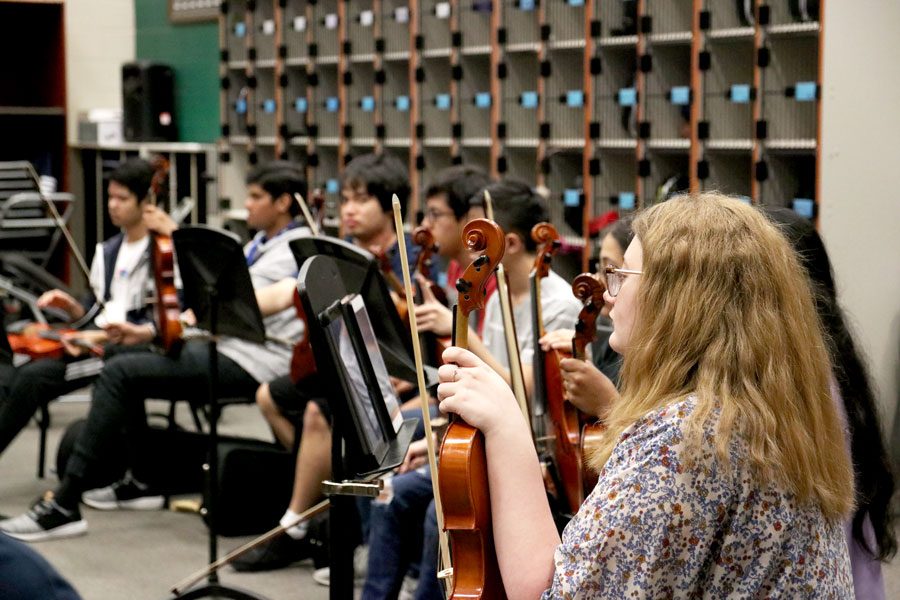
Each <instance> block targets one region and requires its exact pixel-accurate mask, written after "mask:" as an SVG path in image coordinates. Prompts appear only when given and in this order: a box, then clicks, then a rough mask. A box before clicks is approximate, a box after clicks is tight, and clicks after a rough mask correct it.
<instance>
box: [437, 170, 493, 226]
mask: <svg viewBox="0 0 900 600" xmlns="http://www.w3.org/2000/svg"><path fill="white" fill-rule="evenodd" d="M490 182H491V178H490V177H488V174H487V173H485V172H484V171H483V170H481V169H479V168H478V167H473V166H471V165H455V166H452V167H447V168H446V169H442V170H441V171H440V172H439V173H438V174H437V176H436V177H435V178H434V179H433V180H432V181H431V183H429V184H428V187H427V188H425V198H426V199H428V198H432V197H434V196H439V195H441V194H444V195H446V197H447V205H448V206H449V207H450V210H452V211H453V214H454V215H455V216H456V220H457V221H458V220H460V219H462V218H463V217H465V216H466V213H468V212H469V200H471V199H472V197H473V196H475V195H476V194H477V193H478V192H480V191H481V190H483V189H484V187H485V186H486V185H488V184H489V183H490Z"/></svg>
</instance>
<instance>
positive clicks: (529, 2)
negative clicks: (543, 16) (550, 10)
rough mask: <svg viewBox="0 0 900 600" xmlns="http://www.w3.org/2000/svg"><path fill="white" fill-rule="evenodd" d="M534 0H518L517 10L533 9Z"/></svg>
mask: <svg viewBox="0 0 900 600" xmlns="http://www.w3.org/2000/svg"><path fill="white" fill-rule="evenodd" d="M535 4H536V3H535V1H534V0H519V6H518V8H519V10H534V9H535V8H536V7H535Z"/></svg>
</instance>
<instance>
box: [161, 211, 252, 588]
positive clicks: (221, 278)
mask: <svg viewBox="0 0 900 600" xmlns="http://www.w3.org/2000/svg"><path fill="white" fill-rule="evenodd" d="M172 240H173V241H174V243H175V253H176V255H177V257H178V267H179V269H180V271H181V279H182V282H183V286H184V287H183V290H184V308H186V309H187V308H190V309H191V310H193V311H194V314H195V315H196V317H197V326H198V327H200V328H201V329H204V330H206V331H208V332H209V334H210V335H209V398H208V402H209V414H208V418H209V450H208V464H207V465H206V467H207V470H206V476H207V477H206V481H207V495H206V506H205V509H206V520H207V523H208V526H209V562H210V563H213V562H215V561H216V559H217V558H218V556H217V555H218V546H217V544H218V539H217V534H216V525H217V524H216V519H217V516H218V515H217V512H216V500H217V498H216V496H217V495H218V488H219V481H218V479H219V474H218V470H219V469H218V465H219V436H218V421H219V412H220V407H219V394H218V389H217V388H218V384H219V360H218V358H219V355H218V351H217V347H216V337H217V336H218V335H229V336H232V337H236V338H241V339H243V340H247V341H249V342H255V343H258V344H262V343H264V342H265V340H266V331H265V327H264V325H263V321H262V315H261V314H260V312H259V306H258V305H257V303H256V296H255V295H254V292H253V284H252V282H251V280H250V271H249V270H248V268H247V260H246V258H245V257H244V252H243V249H242V248H241V244H240V242H239V241H238V238H237V236H235V235H234V234H231V233H227V232H224V231H220V230H216V229H210V228H208V227H204V226H195V227H187V228H183V229H178V230H176V231H175V232H174V233H173V234H172ZM179 597H180V598H232V599H233V600H263V598H262V597H261V596H256V595H253V594H251V593H250V592H247V591H245V590H241V589H238V588H232V587H227V586H224V585H222V584H221V583H219V577H218V573H217V572H216V571H212V572H211V573H210V574H209V577H208V579H207V583H206V584H205V585H202V586H200V587H196V588H193V589H190V590H188V591H187V592H185V593H184V594H182V595H181V596H179Z"/></svg>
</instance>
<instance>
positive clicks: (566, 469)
mask: <svg viewBox="0 0 900 600" xmlns="http://www.w3.org/2000/svg"><path fill="white" fill-rule="evenodd" d="M531 238H532V239H533V240H534V241H535V242H537V243H538V244H539V249H538V253H537V258H536V259H535V263H534V268H533V269H532V272H531V295H532V296H531V297H532V309H531V314H532V326H533V331H534V332H535V335H534V340H535V342H534V384H535V385H534V389H535V396H536V397H537V398H538V399H541V400H543V402H544V409H545V411H546V415H547V417H548V420H549V424H550V427H551V429H552V438H553V439H554V440H555V443H554V448H553V452H552V454H553V467H554V468H555V469H554V475H555V478H556V482H555V483H556V486H555V487H556V494H557V500H558V502H559V504H560V505H561V507H560V508H561V509H563V510H567V511H568V512H569V513H570V514H574V513H576V512H578V508H579V507H580V506H581V503H582V502H583V501H584V483H583V481H582V477H581V466H582V459H581V446H580V444H581V422H580V418H579V416H578V410H577V409H576V408H575V407H574V406H572V404H570V403H569V402H568V401H567V400H566V396H565V388H564V387H563V380H562V373H561V372H560V369H559V362H560V361H561V360H562V359H563V358H566V357H567V356H566V354H565V353H562V352H559V351H558V350H550V351H548V352H544V350H543V349H542V348H541V346H540V344H539V343H538V340H539V339H540V338H542V337H543V336H544V334H545V333H546V331H545V329H544V319H543V311H542V307H541V279H543V278H544V277H546V276H547V275H548V274H549V273H550V263H551V262H552V261H553V255H554V254H555V253H556V251H557V250H558V249H559V247H560V240H559V233H558V232H557V231H556V228H555V227H553V225H551V224H550V223H538V224H537V225H535V226H534V228H533V229H532V230H531ZM535 427H537V428H541V427H543V421H540V422H536V423H535ZM539 437H542V436H539Z"/></svg>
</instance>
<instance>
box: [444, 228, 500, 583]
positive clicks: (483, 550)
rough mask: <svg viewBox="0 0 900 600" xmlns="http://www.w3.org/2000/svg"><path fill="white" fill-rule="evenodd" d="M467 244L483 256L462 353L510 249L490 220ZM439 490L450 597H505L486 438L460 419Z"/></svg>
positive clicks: (470, 283) (461, 287)
mask: <svg viewBox="0 0 900 600" xmlns="http://www.w3.org/2000/svg"><path fill="white" fill-rule="evenodd" d="M463 242H464V244H465V245H466V247H467V248H468V249H469V250H470V251H471V252H475V253H478V257H477V258H476V259H475V260H474V261H473V262H472V263H471V264H470V265H469V266H468V267H467V268H466V270H465V271H464V272H463V275H462V277H460V278H459V280H458V281H457V282H456V289H457V290H458V291H459V298H458V300H457V304H456V306H455V307H454V310H453V317H454V319H453V320H454V327H453V345H454V346H459V347H460V348H466V347H467V346H468V334H469V314H470V313H471V312H472V311H474V310H480V309H482V308H484V305H485V286H486V284H487V280H488V278H489V277H490V275H491V273H492V272H493V271H494V269H495V268H496V267H497V265H498V264H499V263H500V259H501V258H503V253H504V250H505V239H504V236H503V232H502V231H501V230H500V227H498V226H497V224H496V223H494V222H493V221H489V220H487V219H474V220H472V221H470V222H469V223H468V224H467V225H466V226H465V228H464V229H463ZM438 488H439V490H440V497H441V499H442V502H443V521H444V531H446V532H447V534H448V536H449V538H450V545H451V553H452V564H453V585H452V591H451V592H450V594H449V596H448V598H450V599H460V598H490V599H495V598H496V599H502V598H506V593H505V591H504V589H503V580H502V579H501V575H500V567H499V565H498V564H497V555H496V551H495V549H494V539H493V528H492V525H491V501H490V490H489V488H488V474H487V459H486V456H485V446H484V435H483V434H482V433H481V432H480V431H478V429H476V428H474V427H472V426H471V425H469V424H467V423H466V422H465V421H463V420H462V419H460V418H459V417H457V416H455V415H454V416H452V417H451V421H450V425H449V426H448V427H447V431H446V432H445V434H444V438H443V440H442V441H441V448H440V460H439V465H438Z"/></svg>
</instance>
